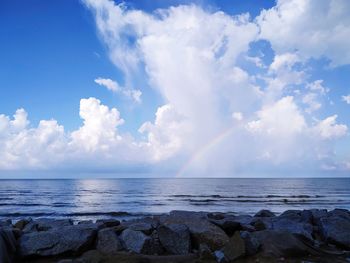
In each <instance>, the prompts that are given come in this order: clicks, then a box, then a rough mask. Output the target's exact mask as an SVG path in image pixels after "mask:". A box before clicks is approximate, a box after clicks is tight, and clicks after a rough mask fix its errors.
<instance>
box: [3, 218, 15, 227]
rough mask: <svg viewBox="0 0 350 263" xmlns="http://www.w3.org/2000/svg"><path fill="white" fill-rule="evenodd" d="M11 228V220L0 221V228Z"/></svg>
mask: <svg viewBox="0 0 350 263" xmlns="http://www.w3.org/2000/svg"><path fill="white" fill-rule="evenodd" d="M6 226H12V220H11V219H5V220H0V227H6Z"/></svg>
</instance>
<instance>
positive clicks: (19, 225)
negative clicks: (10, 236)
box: [13, 218, 32, 230]
mask: <svg viewBox="0 0 350 263" xmlns="http://www.w3.org/2000/svg"><path fill="white" fill-rule="evenodd" d="M31 221H32V219H31V218H29V219H21V220H18V221H17V222H16V223H15V224H14V225H13V226H14V227H15V228H18V229H20V230H23V228H24V227H25V226H26V225H27V224H28V223H30V222H31Z"/></svg>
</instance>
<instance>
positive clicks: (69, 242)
mask: <svg viewBox="0 0 350 263" xmlns="http://www.w3.org/2000/svg"><path fill="white" fill-rule="evenodd" d="M349 261H350V212H349V211H348V210H342V209H335V210H332V211H327V210H316V209H315V210H302V211H301V210H288V211H285V212H284V213H282V214H280V215H278V216H276V215H275V214H274V213H272V212H270V211H268V210H262V211H260V212H258V213H257V214H256V215H254V216H251V215H236V214H233V213H206V212H190V211H172V212H170V213H169V214H165V215H157V216H152V217H145V218H139V219H133V220H128V221H122V222H120V221H118V220H116V219H105V220H97V221H96V222H93V221H81V222H73V221H72V220H70V219H49V218H41V219H30V218H28V219H21V220H19V221H16V222H12V221H11V220H5V221H0V262H1V263H7V262H60V263H69V262H76V263H78V262H79V263H95V262H96V263H98V262H135V263H136V262H140V263H141V262H142V263H148V262H150V263H152V262H220V263H224V262H305V263H306V262H349Z"/></svg>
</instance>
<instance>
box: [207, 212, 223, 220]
mask: <svg viewBox="0 0 350 263" xmlns="http://www.w3.org/2000/svg"><path fill="white" fill-rule="evenodd" d="M207 217H208V218H209V219H213V220H222V219H224V218H225V217H226V215H225V214H224V213H208V214H207Z"/></svg>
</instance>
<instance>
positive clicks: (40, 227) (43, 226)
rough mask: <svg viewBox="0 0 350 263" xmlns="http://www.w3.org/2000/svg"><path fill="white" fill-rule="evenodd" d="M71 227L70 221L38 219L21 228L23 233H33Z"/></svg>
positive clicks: (71, 222)
mask: <svg viewBox="0 0 350 263" xmlns="http://www.w3.org/2000/svg"><path fill="white" fill-rule="evenodd" d="M71 225H73V221H72V220H71V219H53V218H39V219H36V220H31V221H29V222H27V223H26V224H25V226H24V227H23V232H24V233H29V232H34V231H47V230H49V229H53V228H61V227H65V226H71Z"/></svg>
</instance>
